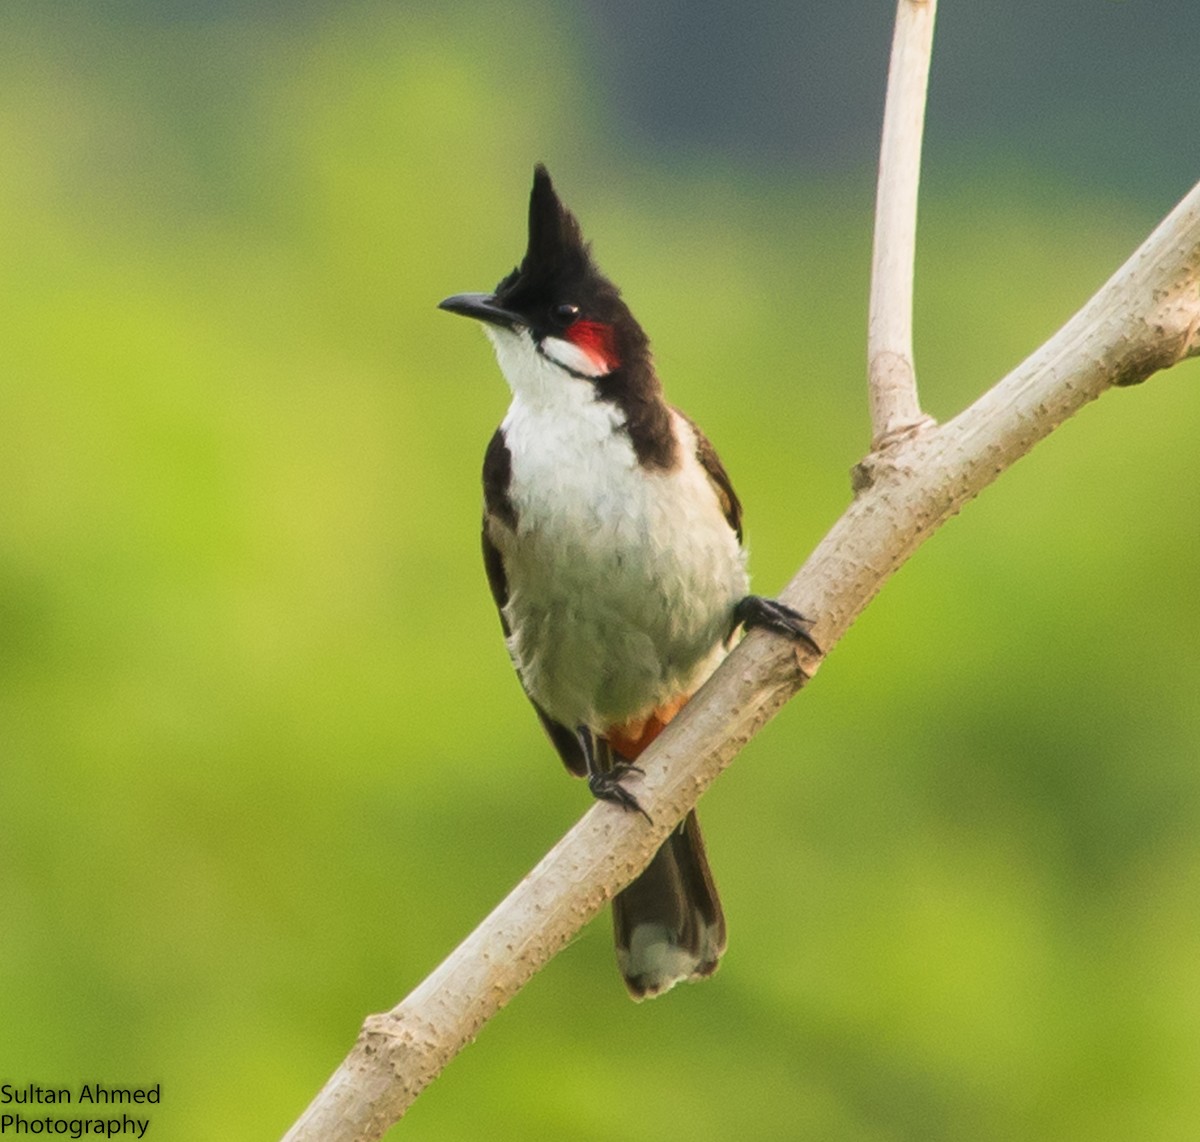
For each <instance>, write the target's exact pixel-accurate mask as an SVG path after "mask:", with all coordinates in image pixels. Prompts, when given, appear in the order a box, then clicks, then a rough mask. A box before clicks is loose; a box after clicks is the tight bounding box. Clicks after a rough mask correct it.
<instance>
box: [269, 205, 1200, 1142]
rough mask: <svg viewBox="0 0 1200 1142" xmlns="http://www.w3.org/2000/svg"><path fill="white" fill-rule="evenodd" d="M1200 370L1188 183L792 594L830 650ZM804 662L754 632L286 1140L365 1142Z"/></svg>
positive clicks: (552, 943)
mask: <svg viewBox="0 0 1200 1142" xmlns="http://www.w3.org/2000/svg"><path fill="white" fill-rule="evenodd" d="M1195 355H1200V184H1198V185H1197V186H1196V187H1195V188H1194V189H1193V190H1192V191H1191V193H1190V194H1189V195H1188V196H1187V197H1186V198H1185V199H1184V200H1183V202H1181V203H1180V204H1179V206H1178V207H1176V209H1175V210H1174V211H1173V212H1172V213H1171V214H1170V215H1169V216H1168V217H1167V218H1166V219H1165V220H1164V221H1163V223H1162V224H1161V225H1160V226H1159V227H1158V228H1157V229H1156V230H1155V232H1154V233H1153V234H1152V235H1151V236H1150V237H1149V238H1148V239H1147V240H1146V241H1145V242H1144V243H1143V244H1142V246H1141V247H1140V248H1139V249H1138V250H1137V252H1136V253H1135V254H1134V255H1133V256H1132V257H1131V258H1130V259H1129V261H1128V262H1126V264H1125V265H1124V266H1123V267H1122V268H1121V269H1120V270H1118V271H1117V273H1116V274H1114V275H1113V277H1112V278H1111V279H1110V280H1109V281H1108V283H1107V284H1106V285H1105V286H1104V287H1103V288H1102V289H1101V290H1100V291H1099V292H1098V293H1097V294H1096V295H1095V296H1094V297H1093V298H1092V299H1091V301H1089V302H1088V303H1087V304H1086V305H1085V306H1084V307H1083V309H1081V310H1080V311H1079V313H1078V314H1076V315H1075V317H1073V318H1072V319H1071V320H1070V321H1069V322H1068V323H1067V324H1066V325H1065V326H1064V327H1063V328H1062V330H1061V331H1060V332H1059V333H1057V334H1056V335H1055V336H1054V337H1053V338H1051V340H1050V341H1048V342H1047V343H1046V344H1045V345H1043V346H1042V347H1041V348H1040V349H1038V350H1037V352H1035V353H1034V354H1033V355H1032V356H1030V357H1029V358H1028V359H1027V360H1026V361H1024V362H1023V363H1022V364H1021V365H1019V366H1018V367H1017V368H1016V369H1015V370H1013V372H1012V373H1010V374H1009V376H1007V377H1005V378H1004V380H1002V381H1001V382H1000V383H999V384H998V385H996V386H995V387H994V388H993V389H991V390H990V391H989V392H987V393H985V394H984V395H983V396H982V397H981V398H980V399H979V400H977V401H976V402H975V403H974V404H973V405H972V406H971V407H970V408H968V409H966V410H965V411H964V412H962V413H961V414H960V415H959V416H957V417H955V418H954V419H953V420H952V421H950V422H948V423H947V424H945V425H942V426H940V427H936V428H932V429H930V430H929V431H927V432H922V433H919V434H918V435H916V436H914V437H912V438H911V439H908V440H905V441H902V442H901V443H900V444H898V445H897V447H896V449H893V455H891V456H890V457H889V459H888V462H886V463H882V462H880V461H878V460H875V461H872V460H868V461H867V462H864V464H863V465H862V466H860V479H859V494H858V496H857V498H856V499H855V501H854V503H853V504H852V505H851V506H850V508H849V509H848V510H847V511H846V513H845V514H844V515H843V516H842V518H841V519H840V520H838V522H837V523H836V524H835V525H834V527H833V528H832V530H831V531H830V532H829V534H828V535H827V536H826V537H825V539H824V540H823V541H822V542H821V544H820V545H819V546H818V547H817V549H816V550H815V551H814V552H813V554H812V556H811V557H810V558H809V559H808V561H807V562H806V563H805V564H804V566H803V567H802V568H801V569H800V571H799V572H798V574H797V575H796V577H795V578H794V579H793V580H792V582H791V583H790V584H789V585H788V588H787V590H786V591H785V592H784V596H785V598H786V599H787V601H789V602H791V603H792V604H793V605H795V606H798V607H800V608H801V609H803V610H804V611H805V612H806V613H808V614H811V615H817V616H819V621H818V623H817V627H816V630H815V632H814V633H815V635H816V638H817V640H818V642H820V644H821V645H822V646H824V647H825V648H826V649H827V650H828V649H829V648H831V647H832V646H833V645H834V644H835V643H836V642H837V641H838V639H840V638H841V636H842V635H843V634H844V633H845V631H846V630H847V629H848V628H849V626H850V624H851V623H852V622H853V620H854V618H855V617H856V616H857V615H858V614H859V613H860V612H861V611H862V610H863V608H864V607H865V606H866V605H867V604H868V603H869V602H870V600H871V599H872V598H873V597H874V595H875V594H876V593H877V592H878V591H879V589H880V588H881V587H882V586H883V584H884V582H885V581H886V580H887V579H888V577H889V576H890V575H891V573H892V572H893V571H894V570H895V569H896V568H897V567H899V566H900V565H901V564H902V563H903V562H904V561H905V560H906V559H907V558H908V557H909V555H911V554H912V553H913V552H914V551H915V550H916V549H917V547H919V546H920V544H921V543H923V542H924V541H925V540H926V539H927V538H929V536H930V535H932V534H933V532H934V531H935V530H936V529H937V527H938V526H939V525H940V524H942V523H943V522H944V521H945V520H946V519H948V518H949V517H950V516H951V515H953V514H954V513H955V512H957V511H958V510H959V509H960V508H961V507H962V505H963V504H965V503H966V502H967V501H968V500H970V499H972V498H973V497H974V496H975V495H977V494H978V493H979V492H980V491H981V490H982V489H983V488H985V487H986V486H987V485H988V484H989V483H991V481H992V480H994V479H995V478H996V477H997V476H998V475H999V474H1000V473H1001V472H1002V471H1004V470H1005V469H1006V468H1007V467H1008V466H1009V465H1011V464H1012V463H1013V462H1014V461H1015V460H1017V459H1019V458H1020V457H1021V456H1023V455H1024V454H1025V453H1026V452H1028V451H1029V450H1030V449H1031V448H1032V447H1033V446H1034V445H1035V444H1036V443H1037V442H1038V441H1039V440H1041V439H1042V438H1044V437H1045V436H1047V435H1048V434H1049V433H1050V432H1052V431H1053V430H1054V429H1055V428H1056V427H1057V426H1058V425H1059V424H1061V423H1062V421H1064V420H1066V419H1067V418H1068V417H1069V416H1071V415H1072V414H1073V413H1074V412H1076V411H1078V409H1080V408H1081V407H1082V406H1083V405H1085V404H1087V403H1088V402H1089V401H1091V400H1094V399H1095V398H1096V397H1098V396H1099V395H1100V394H1101V393H1103V392H1105V391H1106V390H1107V389H1109V388H1111V387H1113V386H1114V385H1128V384H1135V383H1137V382H1139V381H1143V380H1145V379H1146V378H1147V377H1149V376H1150V375H1151V374H1152V373H1154V372H1155V371H1157V370H1159V369H1163V368H1167V367H1168V366H1170V365H1173V364H1175V363H1176V362H1177V361H1180V360H1182V359H1184V358H1185V357H1189V356H1195ZM816 665H817V664H816V663H815V662H812V661H809V660H806V659H804V658H803V657H802V655H801V654H800V652H799V651H798V650H797V648H796V647H795V646H794V645H793V644H791V643H787V642H784V641H783V640H780V639H777V638H773V637H772V636H770V635H766V634H763V633H761V632H756V633H754V634H752V635H750V636H749V637H748V638H746V639H745V640H744V641H743V642H742V644H741V645H740V646H739V647H737V649H736V650H735V651H734V652H733V653H732V654H731V655H730V656H729V658H728V659H726V661H725V662H724V663H723V664H722V666H721V667H720V669H719V670H718V671H717V672H716V674H714V675H713V677H712V678H711V679H710V680H709V681H708V683H706V684H705V686H704V687H703V688H702V689H701V691H700V692H699V693H698V694H697V695H696V697H695V698H693V699H692V701H691V702H689V703H688V705H687V706H685V707H684V709H683V711H682V713H681V714H680V715H679V716H678V717H677V718H676V719H675V720H674V721H673V722H672V723H671V725H670V726H669V727H668V728H667V730H666V731H664V733H663V734H662V736H661V737H660V738H659V739H658V740H657V741H656V742H655V743H654V745H653V746H652V747H651V748H650V749H649V750H647V751H646V753H645V754H643V755H642V757H641V758H639V763H640V764H642V765H643V766H644V768H645V770H646V773H645V778H644V779H643V781H642V783H641V784H640V785H639V786H638V790H637V795H638V799H639V800H640V801H641V803H642V804H643V805H644V806H645V807H646V809H647V810H648V811H649V813H650V815H651V816H652V817H653V819H654V822H655V823H654V825H653V826H650V825H647V824H646V822H645V820H644V819H643V818H642V817H640V816H639V815H638V814H623V813H622V812H621V811H620V810H618V809H616V808H614V807H613V806H611V805H605V804H598V805H596V806H594V807H593V808H592V809H591V810H590V811H589V812H588V813H587V814H585V816H584V817H583V818H582V820H581V821H580V822H579V823H578V824H577V825H576V826H575V827H574V828H573V829H571V831H570V832H569V833H568V834H567V835H566V836H565V837H563V839H562V840H561V841H560V842H559V843H558V844H557V845H556V846H555V847H554V849H553V850H552V851H551V852H550V853H549V854H547V856H546V857H545V858H544V859H543V860H542V861H541V862H540V863H539V864H538V866H537V867H536V868H535V869H534V870H533V872H531V873H530V875H529V876H528V877H527V878H526V879H525V880H524V881H522V882H521V884H519V885H518V886H517V887H516V888H515V889H514V890H513V891H512V892H511V893H510V894H509V896H508V897H507V898H506V899H505V900H504V901H503V902H502V903H501V904H500V905H499V906H498V907H497V908H496V909H495V910H494V911H493V912H492V914H491V915H490V916H488V917H487V919H486V920H484V921H483V923H482V924H481V925H480V926H479V927H478V928H477V929H476V930H475V931H474V932H473V933H472V934H471V935H470V936H469V937H468V938H467V939H466V941H464V943H463V944H461V945H460V946H459V947H458V948H457V949H456V950H455V951H454V952H453V953H452V954H451V955H450V957H449V958H448V959H447V960H446V961H445V962H444V963H443V964H442V965H441V966H440V967H439V968H438V969H437V970H436V971H435V972H434V973H433V974H432V975H431V976H430V977H429V978H428V979H427V980H425V982H424V983H422V984H421V985H420V986H418V987H417V988H416V989H415V990H414V991H413V992H412V994H411V995H409V996H408V998H407V999H405V1000H404V1001H403V1002H402V1003H400V1004H399V1005H398V1006H397V1007H396V1008H394V1009H393V1010H392V1011H390V1012H388V1013H387V1014H384V1015H376V1016H371V1017H370V1018H369V1019H367V1021H366V1023H365V1024H364V1026H363V1029H362V1032H361V1033H360V1035H359V1039H358V1042H357V1044H356V1045H355V1047H354V1050H353V1051H352V1052H351V1054H350V1055H349V1057H348V1058H347V1059H346V1060H345V1062H344V1063H343V1064H342V1065H341V1067H339V1069H338V1070H337V1072H336V1073H335V1074H334V1075H333V1077H332V1078H331V1079H330V1080H329V1082H328V1083H327V1084H326V1086H325V1088H324V1089H323V1090H322V1091H321V1092H320V1093H319V1094H318V1095H317V1097H316V1098H315V1099H314V1100H313V1102H312V1104H311V1105H310V1106H309V1108H308V1110H307V1111H306V1112H305V1113H304V1115H303V1117H302V1118H301V1119H300V1120H299V1122H297V1124H296V1125H295V1126H294V1127H293V1128H292V1130H291V1131H290V1132H289V1133H288V1135H287V1136H286V1140H285V1142H300V1140H305V1142H318V1140H319V1142H349V1140H360V1139H376V1138H379V1137H380V1136H381V1135H382V1134H383V1133H384V1132H385V1131H386V1130H387V1128H388V1127H389V1126H390V1125H391V1124H392V1123H393V1122H394V1121H396V1119H398V1118H399V1117H400V1116H401V1115H403V1113H404V1111H405V1110H406V1108H407V1107H408V1106H409V1105H410V1104H411V1103H412V1101H413V1100H414V1099H415V1098H416V1097H417V1095H418V1094H419V1093H420V1092H421V1090H422V1089H424V1087H425V1086H426V1085H427V1084H428V1083H429V1082H430V1081H431V1080H432V1079H433V1078H434V1077H435V1076H436V1075H437V1073H438V1072H439V1071H440V1070H441V1068H442V1067H443V1066H444V1065H445V1064H446V1063H447V1062H448V1061H449V1060H450V1059H451V1058H453V1056H454V1055H455V1054H456V1053H457V1052H458V1051H459V1050H461V1049H462V1048H463V1047H464V1046H465V1045H466V1044H467V1043H469V1042H470V1041H471V1040H472V1039H473V1038H474V1037H475V1035H476V1034H477V1033H478V1032H479V1030H480V1028H481V1027H482V1026H483V1024H484V1023H485V1022H486V1021H487V1020H488V1019H489V1018H490V1017H491V1016H492V1015H494V1014H495V1013H496V1012H497V1011H498V1010H499V1009H500V1008H501V1007H503V1006H504V1005H505V1004H506V1003H507V1002H508V1001H509V1000H510V999H511V998H512V997H513V996H514V995H515V994H516V992H517V991H518V990H519V989H520V988H521V987H522V986H523V985H524V984H525V983H526V982H527V981H528V980H529V979H530V978H531V977H532V976H533V974H534V973H535V972H536V971H537V970H538V969H539V968H540V967H542V966H543V965H544V964H545V963H546V962H547V961H548V960H549V959H550V958H551V957H552V956H553V955H555V953H557V952H558V951H559V950H560V949H561V948H562V947H563V946H564V945H565V944H566V943H567V942H568V941H569V940H570V939H571V938H572V936H573V935H574V934H575V933H576V932H577V931H578V930H579V929H580V928H581V927H582V926H583V925H584V924H585V923H586V922H587V921H588V920H589V919H591V917H592V916H594V915H595V913H596V912H597V911H599V909H600V908H601V906H602V905H603V904H604V902H605V901H606V900H607V899H609V898H610V897H611V896H612V895H613V894H615V893H616V892H618V891H620V890H621V889H622V888H623V887H625V885H627V884H629V883H630V881H631V880H632V879H633V878H634V877H635V876H636V875H637V874H638V872H640V871H641V870H642V868H644V867H645V865H646V864H647V863H648V861H649V859H650V856H651V854H652V853H653V852H654V851H655V849H656V848H657V847H658V845H659V844H660V843H661V841H662V840H663V838H664V837H665V835H666V833H667V832H668V831H669V829H670V828H671V827H673V825H674V823H675V822H677V821H679V820H680V819H681V818H682V816H683V815H684V813H686V812H687V810H688V809H689V808H690V807H691V806H692V805H694V804H695V802H696V800H697V799H698V798H699V796H700V794H701V793H702V792H703V791H704V790H705V789H706V788H707V787H708V786H709V785H710V784H711V783H712V781H713V780H714V779H715V778H716V776H717V774H718V773H720V771H721V770H722V769H724V768H725V766H727V765H728V764H729V762H730V761H731V760H732V759H733V757H734V756H735V755H736V754H737V753H738V751H739V750H740V749H741V748H742V746H743V745H745V744H746V742H747V741H749V739H750V738H751V737H752V736H753V735H754V734H755V733H756V732H757V731H758V729H759V728H760V727H761V726H762V725H763V724H764V723H765V722H766V721H767V720H768V719H769V718H770V717H772V716H773V715H774V714H775V712H776V711H777V710H779V709H780V707H782V706H783V704H784V703H785V702H786V701H787V700H788V698H790V697H791V696H792V695H793V694H794V693H795V692H796V691H797V690H798V689H799V688H800V687H801V686H802V685H803V684H804V683H805V682H806V681H807V679H808V677H809V676H810V675H811V673H812V670H813V669H815V666H816Z"/></svg>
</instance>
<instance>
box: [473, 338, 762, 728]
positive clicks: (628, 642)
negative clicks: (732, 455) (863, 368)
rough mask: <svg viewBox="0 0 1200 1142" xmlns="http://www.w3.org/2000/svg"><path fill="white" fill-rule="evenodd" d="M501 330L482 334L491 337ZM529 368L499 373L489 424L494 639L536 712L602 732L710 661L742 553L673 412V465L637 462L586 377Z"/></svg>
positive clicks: (677, 690) (691, 683)
mask: <svg viewBox="0 0 1200 1142" xmlns="http://www.w3.org/2000/svg"><path fill="white" fill-rule="evenodd" d="M510 336H511V335H510ZM509 339H510V338H509V337H504V338H494V340H496V341H497V349H498V351H499V350H500V347H501V343H502V342H507V341H509ZM514 340H515V338H514ZM522 348H523V347H522ZM500 356H501V364H502V365H505V364H506V362H505V361H504V354H503V353H500ZM522 358H523V359H522V362H521V364H522V367H523V369H526V370H527V369H528V368H529V367H530V366H531V365H533V363H532V362H530V361H529V359H528V357H527V356H526V355H525V354H524V353H522ZM533 367H537V368H544V369H545V371H546V375H544V376H541V377H538V378H528V377H527V378H525V383H524V384H523V385H522V387H521V388H518V387H517V386H516V385H514V386H513V387H514V389H515V390H516V391H515V397H514V400H513V403H512V406H511V407H510V409H509V411H508V415H507V416H506V417H505V420H504V424H503V428H504V435H505V439H506V442H507V444H508V448H509V451H510V453H511V456H512V478H511V482H510V485H509V497H510V499H511V501H512V504H513V507H514V508H515V510H516V514H517V519H518V521H519V522H518V529H517V531H516V533H515V534H514V533H513V532H512V531H511V530H510V529H509V528H508V527H507V526H505V525H503V524H501V523H499V522H494V523H493V531H492V540H493V542H495V543H496V545H497V547H498V548H499V549H500V552H501V554H502V556H503V559H504V566H505V572H506V575H507V580H508V591H509V598H508V604H507V606H506V607H505V617H506V619H507V620H508V623H509V628H510V630H511V631H512V637H511V639H510V641H509V649H510V652H511V654H512V657H513V662H514V664H515V665H516V668H517V670H518V672H519V673H520V675H521V679H522V681H523V682H524V684H525V687H526V689H527V690H528V691H529V693H530V696H531V697H532V698H533V699H534V700H535V701H536V702H537V703H538V704H539V705H540V706H541V707H542V709H543V710H545V711H546V713H547V714H549V715H550V717H552V718H553V719H555V720H556V721H558V722H561V723H562V724H564V725H566V726H569V727H572V728H573V727H575V726H579V725H588V726H591V727H592V728H593V729H595V730H597V731H603V730H604V729H605V728H606V727H609V726H612V725H614V724H620V723H623V722H626V721H629V720H632V719H635V718H637V717H639V716H644V715H645V714H646V713H648V712H649V711H650V710H652V709H654V708H655V707H656V706H660V705H662V704H663V703H665V702H667V701H669V700H670V699H672V698H674V697H676V696H678V695H680V694H681V693H690V692H691V691H692V690H694V689H695V687H696V686H698V685H699V684H700V682H702V681H703V680H704V678H705V677H707V675H708V674H709V673H711V672H712V670H713V669H715V667H716V665H717V663H718V662H719V661H720V660H721V658H722V657H723V656H724V654H725V644H724V640H725V637H726V636H727V635H728V633H729V626H730V622H731V618H732V610H733V607H734V604H735V603H736V602H737V601H738V599H740V598H741V597H742V596H743V595H745V594H746V590H747V577H746V571H745V556H744V553H743V552H742V550H741V548H740V546H739V544H738V541H737V537H736V536H735V535H734V533H733V531H732V530H731V529H730V527H729V524H728V522H727V521H726V520H725V518H724V515H723V514H722V511H721V508H720V505H719V503H718V500H717V496H716V494H715V492H714V490H713V488H712V486H711V484H710V483H709V480H708V477H707V475H706V474H705V472H704V470H703V468H702V467H701V466H700V464H699V462H698V461H697V460H696V458H695V437H694V433H693V432H692V429H691V427H690V425H688V423H687V422H686V421H685V420H684V419H683V418H682V417H680V416H678V414H675V413H672V417H673V422H674V427H675V430H676V432H677V434H678V436H679V439H680V442H681V445H682V447H681V450H680V453H681V459H680V463H679V465H677V467H676V468H675V469H674V470H672V471H670V472H655V471H647V470H646V469H643V468H642V467H641V466H640V465H639V464H638V462H637V457H636V456H635V454H634V450H633V447H632V445H631V443H630V441H629V438H628V437H627V436H626V435H625V433H624V432H622V431H620V425H621V413H620V411H619V410H618V409H617V408H616V406H614V405H612V404H611V403H608V402H605V401H598V400H596V399H595V392H594V388H593V387H592V385H591V383H590V382H589V381H587V380H583V379H579V378H572V377H569V376H566V375H564V374H563V372H562V371H561V370H559V369H556V368H554V366H553V365H552V364H550V363H549V362H542V363H541V364H540V365H536V366H533ZM505 372H506V374H507V373H508V368H505ZM510 380H511V377H510ZM540 398H545V399H540Z"/></svg>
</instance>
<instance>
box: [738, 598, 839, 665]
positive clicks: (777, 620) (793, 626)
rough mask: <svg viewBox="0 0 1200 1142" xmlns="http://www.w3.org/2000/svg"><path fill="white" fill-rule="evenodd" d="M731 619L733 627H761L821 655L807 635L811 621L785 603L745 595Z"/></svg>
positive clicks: (811, 638) (810, 636)
mask: <svg viewBox="0 0 1200 1142" xmlns="http://www.w3.org/2000/svg"><path fill="white" fill-rule="evenodd" d="M733 619H734V624H735V625H737V624H740V625H741V626H743V627H745V628H746V630H751V629H752V628H754V627H761V628H762V629H763V630H769V631H772V632H773V633H775V634H781V635H783V636H784V638H790V639H792V640H793V641H794V642H799V643H803V644H804V645H805V646H806V647H808V649H809V650H811V651H812V652H813V653H814V654H821V653H823V651H822V650H821V648H820V647H819V646H818V645H817V644H816V642H815V641H813V637H812V635H810V634H809V633H808V631H809V628H810V627H811V626H812V623H813V620H812V619H809V618H805V617H804V615H802V614H801V613H800V612H799V611H797V610H793V609H792V608H791V607H789V606H788V605H787V603H781V602H780V601H779V600H778V599H767V598H764V597H763V596H762V595H747V596H746V597H745V598H744V599H742V601H741V602H739V603H738V605H737V606H736V607H734V609H733Z"/></svg>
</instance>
